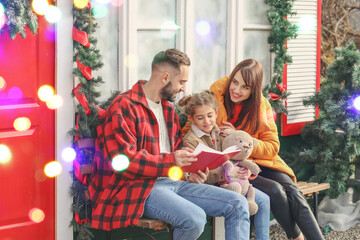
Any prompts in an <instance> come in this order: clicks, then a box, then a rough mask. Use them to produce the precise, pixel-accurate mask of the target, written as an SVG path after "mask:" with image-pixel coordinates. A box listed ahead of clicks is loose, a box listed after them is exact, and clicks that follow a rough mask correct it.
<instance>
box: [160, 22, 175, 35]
mask: <svg viewBox="0 0 360 240" xmlns="http://www.w3.org/2000/svg"><path fill="white" fill-rule="evenodd" d="M177 29H179V26H178V25H176V23H175V22H173V21H165V22H163V24H161V30H160V34H161V36H162V37H163V38H167V39H170V38H173V37H174V36H175V34H176V30H177Z"/></svg>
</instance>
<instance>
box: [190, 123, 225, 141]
mask: <svg viewBox="0 0 360 240" xmlns="http://www.w3.org/2000/svg"><path fill="white" fill-rule="evenodd" d="M191 130H193V132H194V133H195V135H196V137H198V138H202V137H203V136H209V137H212V138H215V136H216V134H220V129H219V127H218V125H216V124H215V126H214V129H213V130H212V131H211V135H210V134H207V133H205V132H203V131H202V130H200V128H198V127H197V126H196V125H195V124H191Z"/></svg>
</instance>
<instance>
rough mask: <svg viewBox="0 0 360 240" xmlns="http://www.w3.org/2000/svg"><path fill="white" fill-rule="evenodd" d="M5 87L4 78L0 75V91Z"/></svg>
mask: <svg viewBox="0 0 360 240" xmlns="http://www.w3.org/2000/svg"><path fill="white" fill-rule="evenodd" d="M5 88H6V82H5V79H4V78H3V77H1V76H0V91H2V90H4V89H5Z"/></svg>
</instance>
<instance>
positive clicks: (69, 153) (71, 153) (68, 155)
mask: <svg viewBox="0 0 360 240" xmlns="http://www.w3.org/2000/svg"><path fill="white" fill-rule="evenodd" d="M61 157H62V159H63V160H64V161H65V162H72V161H74V160H75V158H76V152H75V150H74V149H73V148H72V147H67V148H65V149H64V150H63V151H62V153H61Z"/></svg>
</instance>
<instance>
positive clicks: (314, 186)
mask: <svg viewBox="0 0 360 240" xmlns="http://www.w3.org/2000/svg"><path fill="white" fill-rule="evenodd" d="M296 185H297V187H298V188H299V189H300V191H301V192H302V193H303V194H304V196H305V197H311V196H313V197H314V216H315V218H316V220H318V193H319V192H320V191H323V190H326V189H329V188H330V184H329V183H316V182H298V183H297V184H296Z"/></svg>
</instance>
